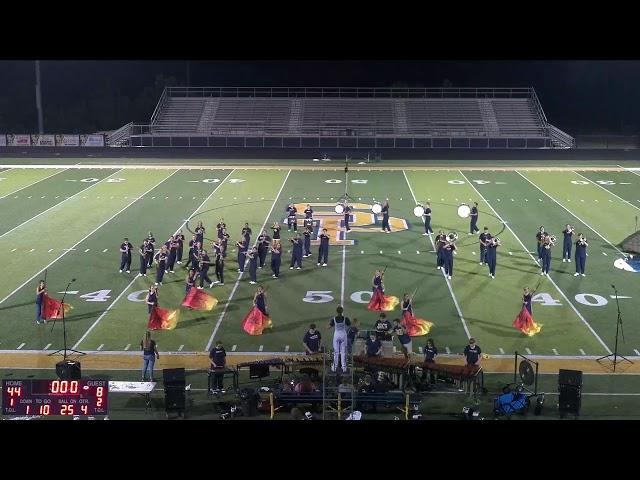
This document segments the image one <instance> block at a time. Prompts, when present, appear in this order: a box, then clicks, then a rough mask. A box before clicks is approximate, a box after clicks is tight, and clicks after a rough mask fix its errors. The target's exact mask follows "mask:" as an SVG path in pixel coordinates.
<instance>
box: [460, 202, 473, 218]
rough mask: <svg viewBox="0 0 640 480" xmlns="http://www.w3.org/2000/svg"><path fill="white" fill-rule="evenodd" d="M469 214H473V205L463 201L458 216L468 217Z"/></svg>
mask: <svg viewBox="0 0 640 480" xmlns="http://www.w3.org/2000/svg"><path fill="white" fill-rule="evenodd" d="M469 215H471V207H469V205H467V204H466V203H461V204H460V206H459V207H458V216H459V217H461V218H467V217H468V216H469Z"/></svg>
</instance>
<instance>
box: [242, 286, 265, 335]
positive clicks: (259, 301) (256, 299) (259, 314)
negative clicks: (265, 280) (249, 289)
mask: <svg viewBox="0 0 640 480" xmlns="http://www.w3.org/2000/svg"><path fill="white" fill-rule="evenodd" d="M271 326H272V322H271V319H270V318H269V314H268V313H267V297H266V293H265V290H264V287H263V286H262V285H259V286H258V290H257V291H256V293H255V295H254V296H253V308H252V309H251V311H250V312H249V313H248V314H247V316H246V317H244V320H243V321H242V329H243V330H244V331H245V332H247V333H248V334H249V335H262V332H263V331H264V329H265V328H271Z"/></svg>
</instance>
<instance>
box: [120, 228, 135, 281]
mask: <svg viewBox="0 0 640 480" xmlns="http://www.w3.org/2000/svg"><path fill="white" fill-rule="evenodd" d="M131 250H133V245H131V242H129V239H128V238H127V237H125V238H124V242H122V243H121V244H120V253H121V255H120V273H122V271H123V270H126V272H127V273H131Z"/></svg>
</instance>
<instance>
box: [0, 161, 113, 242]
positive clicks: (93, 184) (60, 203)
mask: <svg viewBox="0 0 640 480" xmlns="http://www.w3.org/2000/svg"><path fill="white" fill-rule="evenodd" d="M121 171H122V169H120V170H118V171H117V172H113V173H112V174H111V175H109V177H111V176H112V175H115V174H116V173H120V172H121ZM109 177H105V178H103V179H102V180H100V181H99V182H96V183H92V184H91V185H89V186H87V187H86V188H84V189H82V190H80V191H79V192H78V193H76V194H75V195H72V196H70V197H67V198H66V199H64V200H62V201H61V202H58V203H56V204H55V205H53V206H51V207H49V208H47V209H46V210H44V211H43V212H40V213H38V214H37V215H35V216H33V217H31V218H30V219H29V220H25V221H24V222H22V223H21V224H20V225H17V226H15V227H13V228H12V229H11V230H8V231H6V232H4V233H3V234H2V235H0V238H2V237H4V236H5V235H8V234H10V233H11V232H13V231H14V230H16V229H18V228H20V227H22V226H23V225H26V224H27V223H29V222H30V221H32V220H35V219H36V218H38V217H39V216H40V215H44V214H45V213H47V212H48V211H49V210H53V209H54V208H56V207H57V206H59V205H62V204H63V203H64V202H66V201H67V200H70V199H72V198H73V197H75V196H76V195H78V194H80V193H82V192H84V191H86V190H88V189H90V188H93V187H95V186H96V185H99V184H101V183H102V182H104V181H105V180H107V179H108V178H109ZM56 198H57V197H56Z"/></svg>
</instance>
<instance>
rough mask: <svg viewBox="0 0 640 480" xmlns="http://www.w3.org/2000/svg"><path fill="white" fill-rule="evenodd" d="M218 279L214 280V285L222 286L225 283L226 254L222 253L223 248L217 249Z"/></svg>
mask: <svg viewBox="0 0 640 480" xmlns="http://www.w3.org/2000/svg"><path fill="white" fill-rule="evenodd" d="M215 263H216V267H215V268H216V270H215V272H216V280H215V282H213V284H214V285H216V284H218V285H220V286H223V285H224V255H222V249H221V248H220V249H219V250H217V251H216V260H215Z"/></svg>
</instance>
